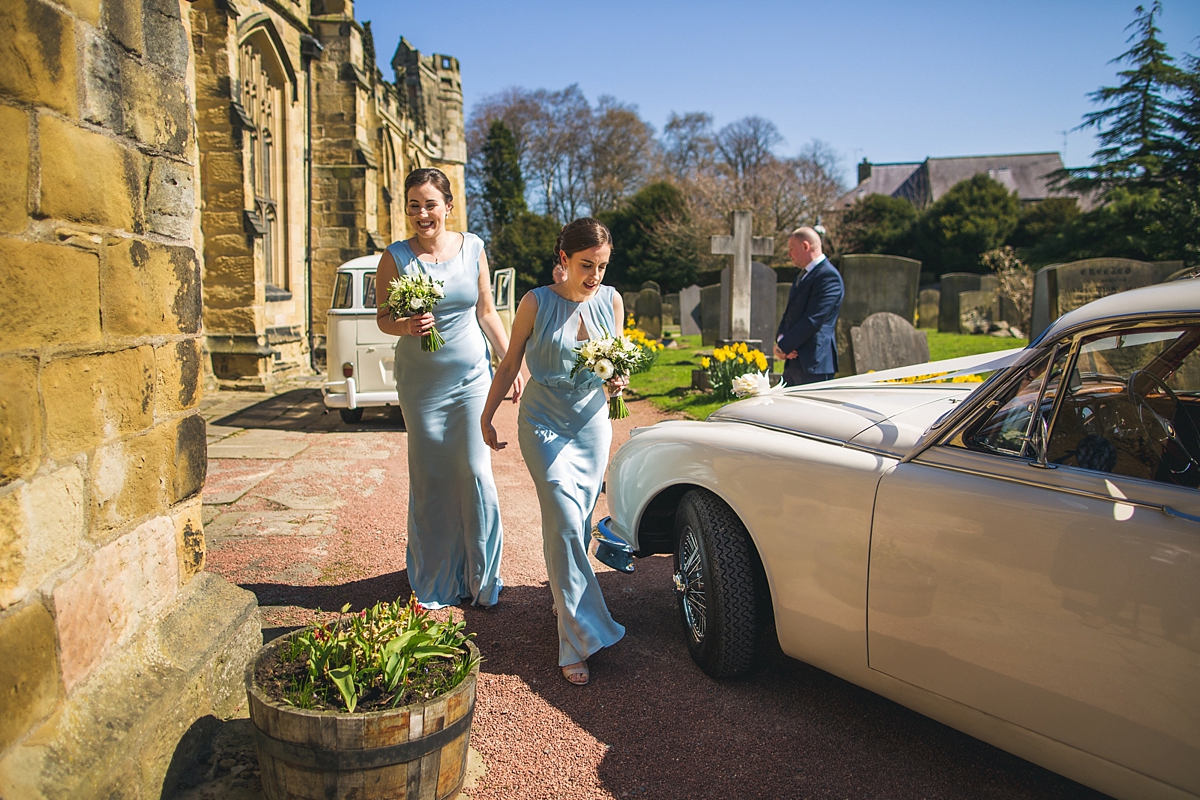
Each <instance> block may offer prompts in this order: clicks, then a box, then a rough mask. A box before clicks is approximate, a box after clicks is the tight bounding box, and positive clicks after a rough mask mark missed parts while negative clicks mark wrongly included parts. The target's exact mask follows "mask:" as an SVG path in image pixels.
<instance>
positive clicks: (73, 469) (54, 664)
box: [0, 0, 260, 800]
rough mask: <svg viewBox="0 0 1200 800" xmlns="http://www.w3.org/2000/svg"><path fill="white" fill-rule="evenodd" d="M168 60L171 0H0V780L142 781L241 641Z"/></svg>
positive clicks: (183, 44) (189, 166) (133, 790)
mask: <svg viewBox="0 0 1200 800" xmlns="http://www.w3.org/2000/svg"><path fill="white" fill-rule="evenodd" d="M190 74H191V65H190V61H189V48H188V31H187V27H186V24H185V21H184V19H183V17H182V14H181V9H180V4H179V2H178V0H77V1H76V2H71V3H65V4H58V3H49V2H42V0H0V137H3V141H4V145H3V147H2V148H0V271H2V274H3V280H2V281H0V652H3V653H4V654H5V657H4V658H3V659H0V697H3V711H2V713H0V796H3V797H12V798H17V797H20V798H39V797H51V796H53V797H71V798H82V799H85V800H86V798H93V797H110V796H121V797H159V796H160V795H161V794H162V789H163V787H164V785H166V784H168V783H170V780H171V769H172V764H173V763H177V761H176V759H177V752H176V751H177V749H178V745H179V742H180V740H181V739H183V738H184V737H185V735H186V734H187V733H188V732H189V731H191V730H195V729H196V728H197V726H201V727H202V726H203V725H205V724H207V723H206V722H205V721H206V720H208V721H214V720H216V719H217V718H219V717H222V716H228V715H230V714H232V713H233V712H234V711H235V709H236V708H237V706H238V705H239V704H240V703H242V702H244V693H242V692H241V689H240V673H241V669H242V668H243V665H244V664H245V661H246V659H247V658H248V657H249V655H250V654H251V653H253V651H254V649H255V648H256V647H257V646H258V645H259V643H260V633H259V622H258V611H257V606H256V603H255V600H254V597H253V595H251V594H250V593H248V592H245V591H243V590H241V589H238V588H236V587H233V586H231V585H229V584H228V583H226V582H225V581H224V580H222V579H220V578H218V577H216V576H214V575H211V574H208V573H204V572H202V570H203V567H204V535H203V531H202V527H201V512H200V491H201V487H202V486H203V483H204V478H205V471H206V464H207V461H206V441H205V423H204V420H203V418H202V417H201V416H200V415H199V413H198V403H199V399H200V393H201V389H202V365H201V362H202V354H201V271H200V264H199V261H198V259H197V253H196V239H195V228H196V226H195V222H194V220H195V215H196V205H197V195H196V192H197V181H196V177H197V176H196V171H195V167H196V140H195V137H194V135H193V131H194V123H193V115H192V107H191V98H190V89H189V80H188V79H189V76H190Z"/></svg>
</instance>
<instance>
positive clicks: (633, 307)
mask: <svg viewBox="0 0 1200 800" xmlns="http://www.w3.org/2000/svg"><path fill="white" fill-rule="evenodd" d="M640 294H641V292H621V302H622V303H623V304H624V305H625V319H623V320H620V321H619V322H618V323H617V324H618V325H620V326H621V327H622V328H623V327H625V323H626V322H628V321H629V318H630V317H632V316H633V315H634V314H635V313H636V311H637V301H638V295H640Z"/></svg>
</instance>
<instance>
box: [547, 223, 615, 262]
mask: <svg viewBox="0 0 1200 800" xmlns="http://www.w3.org/2000/svg"><path fill="white" fill-rule="evenodd" d="M602 244H606V245H608V246H609V247H611V246H612V234H611V233H609V232H608V228H607V227H605V225H604V223H603V222H601V221H600V220H598V219H593V218H592V217H580V218H579V219H577V220H575V221H574V222H568V223H567V224H566V225H564V226H563V229H562V230H561V231H560V232H559V234H558V241H557V242H555V243H554V254H555V255H556V256H557V255H558V254H559V253H563V254H564V255H566V256H567V258H570V257H571V256H573V255H575V254H576V253H578V252H579V251H580V250H588V249H591V248H593V247H599V246H600V245H602Z"/></svg>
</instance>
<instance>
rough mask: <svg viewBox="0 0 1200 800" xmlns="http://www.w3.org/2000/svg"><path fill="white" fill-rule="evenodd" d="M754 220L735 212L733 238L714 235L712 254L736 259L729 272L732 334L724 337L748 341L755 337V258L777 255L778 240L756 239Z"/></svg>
mask: <svg viewBox="0 0 1200 800" xmlns="http://www.w3.org/2000/svg"><path fill="white" fill-rule="evenodd" d="M752 232H753V217H752V215H751V214H750V212H749V211H734V212H733V235H732V236H713V237H712V253H713V255H718V256H733V266H732V268H731V270H730V273H729V297H728V300H727V301H726V302H728V309H729V311H728V314H729V335H728V336H726V337H723V338H727V339H730V340H731V341H735V342H745V341H747V340H749V339H751V338H753V337H752V336H751V334H750V326H751V321H750V313H751V312H750V309H751V304H752V300H751V296H752V294H753V286H752V281H751V271H750V270H751V267H750V258H751V256H769V255H774V253H775V239H774V238H773V237H771V236H754V235H752Z"/></svg>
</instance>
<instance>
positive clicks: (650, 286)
mask: <svg viewBox="0 0 1200 800" xmlns="http://www.w3.org/2000/svg"><path fill="white" fill-rule="evenodd" d="M647 289H653V290H654V291H656V292H658V293H659V294H662V287H661V286H659V285H658V281H646V282H645V283H643V284H642V285H641V287H640V288H639V289H638V291H639V292H644V291H646V290H647Z"/></svg>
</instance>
